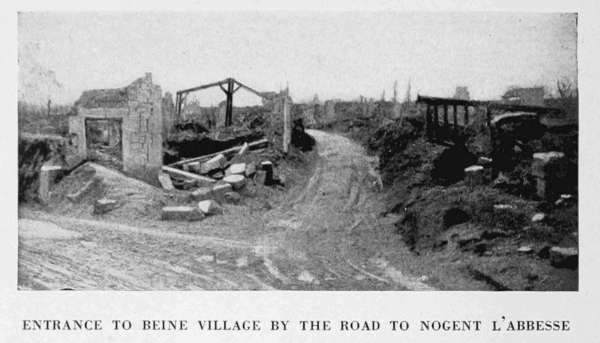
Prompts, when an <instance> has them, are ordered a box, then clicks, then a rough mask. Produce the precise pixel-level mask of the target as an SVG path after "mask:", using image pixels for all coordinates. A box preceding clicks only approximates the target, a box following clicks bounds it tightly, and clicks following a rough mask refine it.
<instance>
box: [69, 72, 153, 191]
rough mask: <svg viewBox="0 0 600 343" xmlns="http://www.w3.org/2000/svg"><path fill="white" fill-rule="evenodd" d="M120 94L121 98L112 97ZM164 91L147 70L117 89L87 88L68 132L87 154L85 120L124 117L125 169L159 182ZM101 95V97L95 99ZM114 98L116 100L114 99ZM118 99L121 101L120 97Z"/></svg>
mask: <svg viewBox="0 0 600 343" xmlns="http://www.w3.org/2000/svg"><path fill="white" fill-rule="evenodd" d="M115 94H117V95H118V96H119V99H112V98H114V95H115ZM161 94H162V92H161V89H160V86H157V85H154V84H153V83H152V74H150V73H147V74H146V75H145V76H144V77H142V78H139V79H137V80H136V81H134V82H133V83H132V84H130V85H129V86H127V87H125V88H123V89H120V90H118V92H116V91H115V90H95V91H87V92H84V95H85V96H84V95H82V97H81V98H80V100H79V101H78V102H77V103H76V106H77V115H74V116H71V117H70V118H69V133H70V135H71V139H72V140H73V141H74V143H75V144H76V146H77V154H78V155H79V157H81V158H87V157H88V153H89V152H88V151H87V142H86V134H85V132H86V130H85V120H86V118H96V119H121V120H122V133H123V135H122V144H123V147H122V151H123V156H122V160H123V171H124V172H126V173H128V174H131V175H134V176H136V177H138V178H141V179H144V180H147V181H149V182H151V183H156V182H157V181H156V180H157V176H158V173H159V171H160V168H161V166H162V134H163V132H162V131H163V118H162V95H161ZM98 99H100V100H101V101H96V100H98ZM107 99H108V100H107ZM112 100H114V101H112ZM117 100H118V101H117Z"/></svg>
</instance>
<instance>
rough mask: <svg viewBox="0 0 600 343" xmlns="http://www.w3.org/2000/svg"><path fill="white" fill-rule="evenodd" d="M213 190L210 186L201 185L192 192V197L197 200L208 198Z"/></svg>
mask: <svg viewBox="0 0 600 343" xmlns="http://www.w3.org/2000/svg"><path fill="white" fill-rule="evenodd" d="M212 195H213V192H212V189H211V188H209V187H200V188H198V189H196V190H195V191H193V192H192V195H191V197H192V199H193V200H195V201H201V200H208V199H210V198H211V197H212Z"/></svg>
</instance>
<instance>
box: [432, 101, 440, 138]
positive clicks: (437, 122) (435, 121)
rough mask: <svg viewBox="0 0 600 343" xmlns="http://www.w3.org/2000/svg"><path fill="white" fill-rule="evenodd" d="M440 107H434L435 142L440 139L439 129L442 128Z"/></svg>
mask: <svg viewBox="0 0 600 343" xmlns="http://www.w3.org/2000/svg"><path fill="white" fill-rule="evenodd" d="M438 112H439V111H438V105H433V140H434V141H437V140H438V139H439V137H440V135H439V127H440V119H439V116H438Z"/></svg>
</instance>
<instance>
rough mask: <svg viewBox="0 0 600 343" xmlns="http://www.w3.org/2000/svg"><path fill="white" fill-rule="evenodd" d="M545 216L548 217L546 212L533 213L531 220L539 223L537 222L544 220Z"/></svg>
mask: <svg viewBox="0 0 600 343" xmlns="http://www.w3.org/2000/svg"><path fill="white" fill-rule="evenodd" d="M544 218H546V215H545V214H544V213H541V212H540V213H536V214H534V215H533V217H531V222H533V223H537V222H541V221H543V220H544Z"/></svg>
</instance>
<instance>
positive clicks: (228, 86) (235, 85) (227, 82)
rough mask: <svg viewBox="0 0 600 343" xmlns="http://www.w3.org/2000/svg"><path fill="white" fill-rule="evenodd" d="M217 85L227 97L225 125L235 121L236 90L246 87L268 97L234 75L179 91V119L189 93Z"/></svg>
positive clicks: (176, 104) (177, 106) (177, 107)
mask: <svg viewBox="0 0 600 343" xmlns="http://www.w3.org/2000/svg"><path fill="white" fill-rule="evenodd" d="M217 86H218V87H219V88H221V90H222V91H223V93H225V96H226V97H227V98H226V108H225V126H231V124H232V123H233V94H234V93H235V92H237V91H238V90H239V89H240V88H244V89H245V90H247V91H249V92H251V93H253V94H255V95H257V96H259V97H261V98H263V99H265V98H266V96H265V94H264V93H262V92H259V91H257V90H255V89H253V88H250V87H248V86H246V85H245V84H243V83H241V82H239V81H238V80H236V79H234V78H232V77H229V78H227V79H224V80H221V81H217V82H213V83H208V84H205V85H201V86H197V87H192V88H188V89H183V90H180V91H177V94H176V97H175V111H176V113H177V118H178V119H180V118H181V110H182V108H183V103H184V102H185V99H186V97H187V95H188V94H190V93H193V92H197V91H200V90H203V89H208V88H211V87H217Z"/></svg>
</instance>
